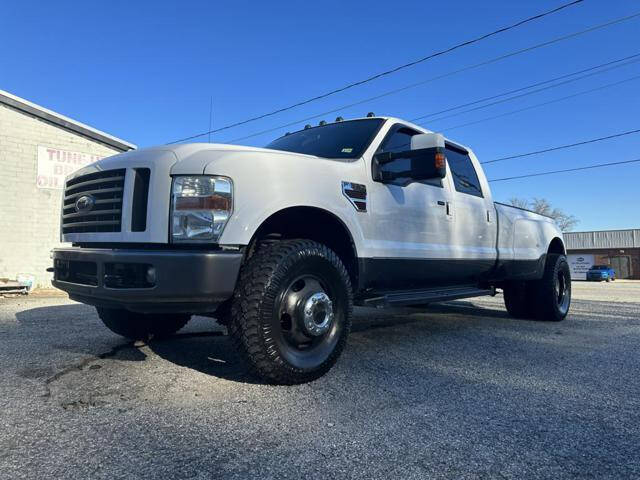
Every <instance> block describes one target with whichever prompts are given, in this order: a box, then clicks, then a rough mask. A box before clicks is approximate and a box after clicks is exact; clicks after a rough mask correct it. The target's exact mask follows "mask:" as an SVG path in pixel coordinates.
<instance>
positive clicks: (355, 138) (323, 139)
mask: <svg viewBox="0 0 640 480" xmlns="http://www.w3.org/2000/svg"><path fill="white" fill-rule="evenodd" d="M383 122H384V120H383V119H381V118H367V119H363V120H350V121H347V122H337V123H329V124H327V125H323V126H320V127H313V128H308V129H306V130H300V131H299V132H295V133H291V134H289V135H285V136H284V137H280V138H278V139H276V140H274V141H273V142H271V143H270V144H269V145H267V146H266V147H265V148H270V149H273V150H284V151H286V152H296V153H304V154H306V155H315V156H317V157H325V158H359V157H361V156H362V154H363V153H364V151H365V150H366V149H367V147H368V146H369V144H370V143H371V141H372V140H373V137H375V135H376V133H378V130H379V129H380V126H381V125H382V124H383Z"/></svg>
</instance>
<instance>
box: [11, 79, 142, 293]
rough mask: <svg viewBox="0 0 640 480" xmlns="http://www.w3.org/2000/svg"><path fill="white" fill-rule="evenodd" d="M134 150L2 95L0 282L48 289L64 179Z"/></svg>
mask: <svg viewBox="0 0 640 480" xmlns="http://www.w3.org/2000/svg"><path fill="white" fill-rule="evenodd" d="M134 148H136V146H135V145H133V144H131V143H129V142H126V141H124V140H121V139H119V138H116V137H114V136H112V135H109V134H107V133H104V132H101V131H100V130H97V129H95V128H92V127H90V126H88V125H85V124H83V123H80V122H77V121H76V120H72V119H71V118H68V117H65V116H64V115H60V114H59V113H56V112H53V111H51V110H48V109H46V108H43V107H41V106H39V105H36V104H34V103H31V102H29V101H27V100H24V99H22V98H19V97H17V96H15V95H12V94H10V93H8V92H5V91H3V90H0V168H2V174H1V175H0V192H1V193H0V211H1V212H2V217H1V218H2V225H1V227H0V282H5V283H6V282H7V281H16V280H17V279H21V281H23V282H29V283H30V282H32V283H33V286H34V287H44V288H49V287H50V286H51V282H50V280H51V275H50V274H49V273H47V272H46V269H47V268H48V267H50V266H51V260H50V258H49V252H50V251H51V249H52V248H55V247H57V246H59V245H60V207H61V204H62V191H63V186H64V178H65V176H66V175H68V174H69V173H71V172H73V171H75V170H77V169H78V168H81V167H83V166H85V165H88V164H89V163H92V162H95V161H96V160H99V159H101V158H103V157H107V156H110V155H114V154H117V153H121V152H125V151H127V150H132V149H134Z"/></svg>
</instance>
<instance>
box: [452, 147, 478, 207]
mask: <svg viewBox="0 0 640 480" xmlns="http://www.w3.org/2000/svg"><path fill="white" fill-rule="evenodd" d="M445 155H446V157H447V163H449V169H450V170H451V175H452V176H453V184H454V185H455V187H456V190H457V191H458V192H462V193H467V194H469V195H475V196H476V197H482V189H481V188H480V181H479V180H478V174H477V173H476V170H475V168H473V164H472V163H471V159H470V158H469V154H467V153H462V152H460V151H458V150H453V149H451V148H447V149H446V153H445Z"/></svg>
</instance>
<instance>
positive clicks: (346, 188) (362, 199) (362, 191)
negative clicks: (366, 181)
mask: <svg viewBox="0 0 640 480" xmlns="http://www.w3.org/2000/svg"><path fill="white" fill-rule="evenodd" d="M342 194H343V195H344V196H345V197H347V199H348V200H349V202H350V203H351V205H353V206H354V207H355V209H356V210H357V211H359V212H366V211H367V187H366V186H365V185H362V184H360V183H351V182H342Z"/></svg>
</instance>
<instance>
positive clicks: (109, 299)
mask: <svg viewBox="0 0 640 480" xmlns="http://www.w3.org/2000/svg"><path fill="white" fill-rule="evenodd" d="M241 263H242V253H239V252H224V251H213V252H212V251H193V250H134V249H103V248H59V249H55V250H53V264H54V279H53V282H52V283H53V286H54V287H56V288H59V289H60V290H64V291H65V292H67V293H68V294H69V297H70V298H71V299H73V300H77V301H79V302H82V303H86V304H89V305H95V306H99V307H108V308H124V309H126V310H131V311H134V312H142V313H158V312H160V313H167V312H173V313H177V312H183V313H204V312H212V311H215V309H216V307H217V306H218V305H219V304H220V303H222V302H223V301H225V300H227V299H228V298H230V297H231V295H232V294H233V290H234V288H235V284H236V280H237V278H238V272H239V271H240V265H241ZM150 269H151V270H150Z"/></svg>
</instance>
